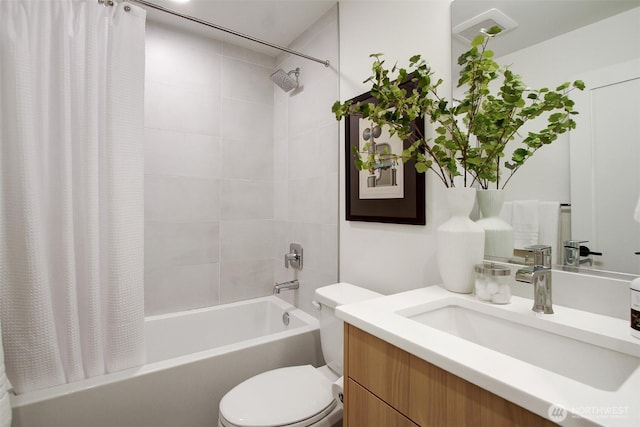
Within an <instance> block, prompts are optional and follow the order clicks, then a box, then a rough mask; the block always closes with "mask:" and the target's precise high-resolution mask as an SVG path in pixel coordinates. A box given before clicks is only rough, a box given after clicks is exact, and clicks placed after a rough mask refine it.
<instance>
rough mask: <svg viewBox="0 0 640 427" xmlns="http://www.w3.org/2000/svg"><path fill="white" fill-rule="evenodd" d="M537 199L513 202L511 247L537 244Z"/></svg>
mask: <svg viewBox="0 0 640 427" xmlns="http://www.w3.org/2000/svg"><path fill="white" fill-rule="evenodd" d="M539 205H540V204H539V202H538V201H537V200H516V201H514V202H513V212H512V223H511V225H512V226H513V247H514V248H515V249H524V248H526V247H527V246H531V245H537V244H538V233H539V227H540V226H539V216H540V212H539V210H540V208H539Z"/></svg>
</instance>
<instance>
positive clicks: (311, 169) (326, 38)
mask: <svg viewBox="0 0 640 427" xmlns="http://www.w3.org/2000/svg"><path fill="white" fill-rule="evenodd" d="M291 48H293V49H295V50H298V51H300V52H304V53H306V54H308V55H311V56H314V57H316V58H320V59H322V60H325V59H328V60H329V61H330V64H331V65H330V66H329V67H325V66H324V65H322V64H319V63H316V62H311V61H307V60H304V59H301V58H299V57H296V56H292V55H288V54H287V55H282V56H280V57H278V61H277V64H276V68H282V69H284V70H285V71H289V70H292V69H295V68H297V67H300V79H299V81H300V86H301V87H300V89H298V90H295V91H292V92H289V93H285V92H283V91H281V90H279V89H276V96H275V119H274V123H275V125H274V126H275V128H274V144H275V157H274V181H275V184H274V185H275V188H274V189H275V206H276V210H275V214H274V218H275V225H276V236H277V239H278V242H279V245H280V248H281V249H280V250H279V251H277V258H276V259H275V260H274V262H275V264H274V271H275V277H276V279H277V280H278V281H284V280H291V279H292V278H294V277H296V278H298V279H299V280H300V289H299V290H298V291H297V292H286V293H282V294H281V295H282V297H283V298H285V299H288V300H290V301H291V302H294V303H295V304H296V305H297V306H298V307H300V308H302V309H304V310H305V311H308V312H310V313H312V314H314V312H315V309H314V308H313V306H312V304H311V301H312V300H313V293H314V291H315V289H316V288H318V287H320V286H324V285H328V284H331V283H335V282H336V281H337V280H338V165H339V153H338V149H339V135H338V131H339V123H338V122H337V121H336V119H335V117H334V116H333V114H332V113H331V105H332V104H333V103H334V102H335V101H336V100H337V99H339V94H338V8H337V6H336V7H334V8H332V9H331V10H329V11H328V12H327V13H326V14H325V15H324V17H323V18H321V19H320V20H318V21H317V22H316V23H315V24H314V25H313V26H311V27H310V28H309V29H308V30H307V31H305V33H304V34H303V35H302V36H300V37H299V38H298V39H297V40H296V41H295V42H294V43H293V44H292V46H291ZM291 242H296V243H300V244H302V246H303V248H304V268H303V269H302V271H300V272H295V271H293V270H291V269H285V268H284V263H283V259H282V254H284V253H285V252H286V251H288V248H289V243H291Z"/></svg>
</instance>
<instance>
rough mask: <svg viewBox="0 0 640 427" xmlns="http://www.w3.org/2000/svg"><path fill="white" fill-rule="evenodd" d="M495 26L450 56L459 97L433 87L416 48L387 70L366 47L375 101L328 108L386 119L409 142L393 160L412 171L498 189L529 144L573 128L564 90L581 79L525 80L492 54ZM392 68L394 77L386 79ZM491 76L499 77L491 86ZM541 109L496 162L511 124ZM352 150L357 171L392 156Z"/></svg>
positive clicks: (511, 135) (510, 136)
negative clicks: (431, 133)
mask: <svg viewBox="0 0 640 427" xmlns="http://www.w3.org/2000/svg"><path fill="white" fill-rule="evenodd" d="M499 32H500V29H499V28H498V27H494V28H491V29H490V30H488V31H486V32H485V33H484V34H482V35H479V36H478V37H476V38H475V39H474V40H473V41H472V43H471V48H470V49H469V50H468V51H466V52H465V53H463V54H462V55H461V56H460V57H459V58H458V64H459V65H460V66H461V69H460V74H459V79H458V87H461V88H464V89H465V91H464V98H463V99H461V100H459V101H455V102H452V101H450V100H448V99H447V98H445V97H443V96H440V95H439V94H438V88H439V87H440V85H441V84H442V82H443V81H442V79H435V78H434V73H433V71H432V69H431V67H430V66H429V64H428V63H427V62H426V61H425V60H424V59H422V58H421V57H420V55H415V56H413V57H411V58H410V59H409V67H408V68H407V69H405V68H399V67H397V66H395V65H394V66H393V67H392V68H391V69H388V68H386V67H385V61H384V60H383V59H382V56H383V55H382V54H373V55H371V57H372V58H373V59H374V61H373V64H372V67H371V70H372V72H373V74H372V75H371V76H370V77H369V78H368V79H367V80H365V83H371V96H372V97H373V98H374V99H375V100H376V102H375V103H373V104H372V103H352V102H351V101H346V102H344V103H340V102H339V101H337V102H336V103H335V104H334V105H333V107H332V111H333V113H334V114H335V115H336V119H337V120H340V119H341V118H342V117H345V116H349V115H354V114H355V115H360V116H362V117H363V118H366V119H369V120H370V121H371V122H373V123H375V124H377V125H379V126H385V125H386V126H388V129H389V132H390V134H391V135H397V136H398V137H400V138H401V139H403V140H408V141H409V142H410V146H409V147H408V148H407V149H405V150H404V151H403V153H402V156H401V159H399V160H402V161H403V162H406V161H408V160H411V159H413V160H415V167H416V170H417V171H418V172H426V171H427V170H432V171H433V172H434V173H435V175H436V176H437V177H438V178H439V179H440V180H441V181H442V182H443V183H444V185H445V186H447V187H454V186H455V185H454V177H456V176H461V175H462V178H463V179H462V182H463V183H464V186H465V187H466V186H472V185H474V184H475V183H476V182H477V183H479V185H480V186H481V187H482V188H489V186H490V185H492V183H493V184H494V185H495V188H504V186H505V185H506V184H507V183H508V182H509V180H510V179H511V177H512V176H513V174H515V172H516V171H517V170H518V169H519V168H520V167H522V165H523V164H524V163H525V162H526V161H527V160H528V159H529V158H531V156H533V154H534V153H535V152H536V151H537V150H539V149H540V148H542V147H543V146H545V145H547V144H550V143H552V142H553V141H555V140H556V139H557V138H558V135H559V134H562V133H565V132H566V131H568V130H570V129H574V128H575V126H576V123H575V121H574V120H573V118H572V116H573V115H575V114H578V113H577V112H576V111H574V110H573V106H574V102H573V101H572V100H571V99H570V98H569V95H568V94H569V92H570V91H571V90H573V89H578V90H582V89H584V87H585V86H584V83H583V82H582V81H580V80H577V81H575V82H573V83H569V82H565V83H563V84H561V85H559V86H557V87H556V88H555V90H550V89H548V88H540V89H531V88H529V87H527V86H525V85H524V83H523V81H522V78H521V77H520V76H518V75H516V74H515V73H513V72H512V71H511V70H509V68H508V67H501V66H500V65H499V64H498V63H497V62H496V61H495V60H494V59H493V51H491V50H488V49H487V44H488V43H489V41H490V40H491V38H492V37H494V36H495V35H496V34H498V33H499ZM392 75H397V77H396V78H395V79H392V78H391V76H392ZM498 79H502V83H501V85H500V86H499V88H497V89H496V88H495V87H496V86H497V84H498V82H496V80H498ZM408 84H409V85H408ZM544 115H546V122H545V124H546V125H545V126H544V127H543V128H541V129H540V130H538V131H535V132H528V133H527V135H526V136H525V137H524V138H522V139H521V141H520V145H519V147H518V148H516V149H515V150H513V154H512V156H511V159H510V160H508V161H504V151H505V147H506V146H507V144H508V143H510V142H512V141H514V140H515V139H516V138H517V137H518V136H519V134H518V130H520V128H521V127H522V126H523V125H524V124H525V123H527V122H529V121H532V120H534V119H537V118H539V117H543V116H544ZM423 117H424V118H426V119H427V120H429V121H430V122H431V123H433V124H434V125H435V134H436V136H435V138H433V139H427V138H425V135H423V134H422V133H420V132H419V130H418V127H417V126H416V120H420V119H421V118H423ZM536 123H537V122H536ZM354 156H355V157H356V167H357V168H358V169H359V170H366V169H368V170H370V171H371V170H373V168H375V167H376V165H379V164H381V162H382V161H383V157H382V156H384V160H387V161H388V159H389V156H394V155H392V154H389V153H379V152H378V151H377V150H375V149H372V147H371V146H370V145H369V144H367V145H365V146H364V147H363V149H362V151H360V150H358V149H355V150H354ZM396 157H397V156H396ZM396 160H398V159H396ZM503 162H504V168H502V167H501V165H502V163H503ZM505 169H506V171H504V170H505ZM503 173H505V174H506V175H507V176H506V177H503V176H502V175H503Z"/></svg>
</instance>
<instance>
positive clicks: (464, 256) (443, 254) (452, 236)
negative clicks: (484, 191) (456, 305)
mask: <svg viewBox="0 0 640 427" xmlns="http://www.w3.org/2000/svg"><path fill="white" fill-rule="evenodd" d="M475 198H476V190H475V188H449V189H447V203H448V205H449V211H450V212H451V218H449V219H448V220H447V221H446V222H444V223H443V224H442V225H441V226H439V227H438V228H437V230H436V245H437V259H438V268H439V269H440V277H441V278H442V283H443V285H444V287H445V289H447V290H449V291H453V292H458V293H464V294H468V293H471V292H472V291H473V285H474V283H475V280H474V270H473V267H474V265H476V264H480V263H482V262H483V259H484V229H483V228H482V227H480V226H479V225H478V224H476V223H475V222H473V221H471V219H469V214H470V213H471V209H473V204H474V203H475Z"/></svg>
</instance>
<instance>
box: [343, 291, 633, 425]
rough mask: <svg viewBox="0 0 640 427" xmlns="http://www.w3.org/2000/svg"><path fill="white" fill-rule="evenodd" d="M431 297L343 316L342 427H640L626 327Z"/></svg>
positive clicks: (393, 300)
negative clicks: (603, 426)
mask: <svg viewBox="0 0 640 427" xmlns="http://www.w3.org/2000/svg"><path fill="white" fill-rule="evenodd" d="M531 305H532V300H531V299H527V298H521V297H517V296H516V297H513V298H512V301H511V303H510V304H506V305H500V306H498V305H493V304H488V303H484V302H482V301H479V300H478V299H476V298H475V297H474V296H472V295H461V294H455V293H451V292H448V291H446V290H444V289H442V288H440V287H439V286H430V287H426V288H421V289H416V290H413V291H408V292H403V293H399V294H395V295H389V296H386V297H381V298H376V299H373V300H369V301H364V302H361V303H355V304H348V305H344V306H340V307H338V308H337V310H336V314H337V315H338V317H340V318H341V319H342V320H344V322H345V342H344V352H345V356H344V357H345V370H344V378H345V379H344V387H345V415H344V420H345V421H344V422H345V425H346V426H347V427H361V426H367V427H376V426H380V427H383V426H384V427H392V426H402V427H404V426H464V425H467V426H482V425H486V426H513V425H522V426H546V425H554V424H556V423H557V424H560V425H563V426H595V425H610V426H630V425H640V407H638V405H637V399H636V393H637V390H640V340H636V339H635V338H633V337H631V336H630V334H629V326H628V321H625V320H623V319H619V318H614V317H609V316H605V315H601V314H596V313H592V312H587V311H581V310H577V309H574V308H569V307H564V306H560V305H557V306H554V310H555V314H552V315H540V314H536V313H534V312H532V311H531Z"/></svg>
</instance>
